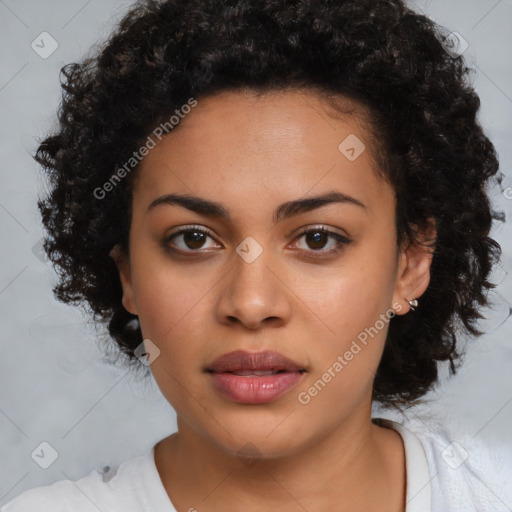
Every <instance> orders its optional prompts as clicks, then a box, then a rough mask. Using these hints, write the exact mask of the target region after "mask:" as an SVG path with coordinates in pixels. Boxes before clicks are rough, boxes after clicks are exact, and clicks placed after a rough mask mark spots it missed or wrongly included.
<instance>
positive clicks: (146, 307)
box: [113, 91, 431, 458]
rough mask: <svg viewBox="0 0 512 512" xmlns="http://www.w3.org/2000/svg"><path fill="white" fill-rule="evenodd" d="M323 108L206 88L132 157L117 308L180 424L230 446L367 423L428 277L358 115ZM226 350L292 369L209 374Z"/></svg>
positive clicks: (290, 441) (270, 451) (282, 444)
mask: <svg viewBox="0 0 512 512" xmlns="http://www.w3.org/2000/svg"><path fill="white" fill-rule="evenodd" d="M346 101H347V104H349V105H350V103H348V100H346ZM351 105H352V106H353V107H355V108H356V109H357V108H359V109H361V108H362V107H361V106H358V105H355V104H351ZM360 111H361V110H360ZM361 112H362V111H361ZM330 113H332V112H331V111H330V110H329V107H328V105H327V104H326V103H325V102H324V100H323V99H322V98H321V97H320V96H318V95H315V94H313V93H312V92H298V91H297V92H280V93H272V94H266V95H264V96H256V95H254V94H251V93H248V92H246V93H241V92H236V93H235V92H225V93H222V94H218V95H215V96H211V97H208V98H205V99H202V100H199V101H198V104H197V106H196V107H195V108H194V109H193V110H192V111H191V112H190V113H189V114H188V115H187V116H186V117H185V118H184V119H183V120H182V121H181V124H180V126H179V128H178V129H176V130H175V131H174V132H172V133H170V134H169V135H167V136H166V137H164V138H163V139H162V141H161V142H160V143H159V144H158V145H157V146H156V147H155V148H154V149H152V150H150V151H149V153H148V155H147V156H146V157H145V159H144V160H143V161H142V163H141V164H140V167H139V169H138V177H137V178H138V179H137V181H136V184H135V187H134V194H133V212H132V219H131V229H130V244H129V255H123V254H122V253H120V252H119V250H118V248H116V249H115V250H114V252H113V257H114V258H115V259H116V261H117V263H118V267H119V270H120V278H121V282H122V285H123V290H124V295H123V305H124V307H125V308H126V309H127V310H128V311H130V312H132V313H134V314H136V315H138V316H139V321H140V325H141V329H142V334H143V337H144V339H146V340H151V344H153V346H156V347H158V350H159V351H160V353H159V355H158V357H156V358H155V360H154V361H153V363H152V364H151V371H152V373H153V375H154V378H155V380H156V382H157V384H158V385H159V387H160V389H161V391H162V393H163V394H164V396H165V397H166V398H167V400H168V401H169V402H170V404H171V405H172V406H173V407H174V409H175V410H176V412H177V415H178V418H179V420H178V421H179V424H181V426H182V428H184V429H189V430H190V432H194V433H195V434H196V435H198V436H201V438H203V439H206V440H207V441H210V442H211V443H212V444H214V445H216V446H217V447H220V448H222V449H223V450H225V451H226V452H230V453H236V452H238V451H239V450H240V448H241V447H243V446H244V445H246V443H249V442H250V443H251V444H252V445H255V446H256V447H257V449H258V451H259V453H260V454H261V455H262V456H263V457H269V458H270V457H278V456H282V455H285V454H291V453H293V452H295V451H297V450H300V449H302V448H304V447H307V446H311V445H313V444H314V443H316V442H318V440H320V439H322V438H326V436H329V435H331V434H334V433H336V432H341V430H343V429H348V428H352V430H353V431H356V430H357V429H358V428H360V425H361V424H362V422H369V418H370V408H371V394H372V385H373V380H374V376H375V372H376V369H377V366H378V364H379V361H380V358H381V355H382V351H383V347H384V342H385V338H386V333H387V330H388V326H389V320H390V318H391V317H392V316H393V315H394V314H405V313H407V312H408V310H409V306H408V303H407V299H414V298H416V297H419V296H420V295H421V293H423V291H424V290H425V289H426V287H427V285H428V280H429V266H430V260H431V257H430V256H429V255H428V254H426V253H424V252H422V251H420V250H418V249H417V248H415V247H414V246H411V245H409V246H404V247H403V248H402V249H400V250H398V249H397V247H396V243H397V238H396V232H395V195H394V192H393V189H392V188H391V186H390V185H389V184H388V183H387V182H385V181H383V180H382V179H381V178H379V177H378V174H377V173H376V172H375V170H376V167H375V166H376V163H375V160H374V158H373V157H372V150H373V147H374V141H373V140H372V136H371V134H370V131H369V130H368V129H367V128H366V127H365V125H364V123H363V121H362V119H363V118H362V117H361V116H348V115H347V116H341V115H339V116H338V117H333V116H331V115H329V114H330ZM347 137H348V138H347ZM344 141H345V142H344ZM363 145H364V146H363ZM171 194H172V195H174V196H191V197H195V198H201V199H202V200H204V201H209V202H213V203H215V205H216V208H213V207H212V206H211V205H210V207H209V208H203V209H202V210H200V209H198V208H194V203H192V202H189V203H188V205H187V204H185V203H183V202H181V203H180V202H179V201H178V202H176V201H175V200H170V199H169V197H168V198H167V200H166V199H165V198H163V196H168V195H171ZM313 197H320V198H324V200H318V201H309V202H308V203H304V202H303V201H304V200H306V199H310V198H313ZM159 198H160V199H159ZM174 199H176V197H175V198H174ZM156 200H158V201H156ZM297 201H299V203H297V204H296V205H295V206H294V204H293V203H294V202H297ZM195 204H196V205H197V204H199V200H197V201H196V202H195ZM283 205H284V206H283ZM187 206H188V207H187ZM150 351H151V350H150ZM233 351H246V352H251V353H254V352H262V351H275V352H278V353H280V354H281V355H283V356H285V357H287V358H289V359H290V360H292V361H294V362H295V363H297V365H298V366H299V367H300V369H301V371H295V372H294V371H291V370H289V371H286V372H284V373H280V374H279V376H277V377H276V376H275V375H274V376H260V377H258V376H255V375H239V376H237V375H234V374H229V375H228V376H226V372H224V373H223V372H220V373H216V374H215V373H212V372H209V371H207V369H211V367H212V364H213V362H214V361H215V360H216V359H217V358H219V357H220V356H222V355H224V354H226V353H229V352H233ZM303 370H305V371H303ZM221 374H222V375H221ZM265 379H266V380H265ZM251 383H253V384H251ZM256 388H258V389H259V391H255V389H256ZM263 388H266V389H263ZM269 388H270V391H269ZM276 389H277V391H276Z"/></svg>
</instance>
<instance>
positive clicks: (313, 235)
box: [306, 231, 327, 249]
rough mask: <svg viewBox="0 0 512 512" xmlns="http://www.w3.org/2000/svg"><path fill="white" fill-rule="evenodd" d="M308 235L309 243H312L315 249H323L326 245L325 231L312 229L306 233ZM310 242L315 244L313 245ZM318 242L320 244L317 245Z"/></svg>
mask: <svg viewBox="0 0 512 512" xmlns="http://www.w3.org/2000/svg"><path fill="white" fill-rule="evenodd" d="M306 237H307V240H308V245H310V247H313V248H315V249H321V248H322V247H324V245H325V238H326V237H327V234H326V233H323V232H322V231H312V232H310V233H308V234H307V235H306ZM322 239H324V240H323V242H324V243H321V242H322ZM310 242H311V243H312V244H313V245H311V243H310ZM317 244H319V246H317Z"/></svg>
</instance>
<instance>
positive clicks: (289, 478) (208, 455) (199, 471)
mask: <svg viewBox="0 0 512 512" xmlns="http://www.w3.org/2000/svg"><path fill="white" fill-rule="evenodd" d="M364 413H365V415H362V414H361V413H359V414H355V415H354V416H353V417H351V418H348V419H347V420H346V421H344V422H343V423H342V424H340V425H339V426H338V427H337V428H336V429H334V430H332V431H331V432H330V433H328V434H327V435H325V436H324V437H322V438H321V439H319V440H316V441H315V440H312V441H311V442H310V443H309V444H308V445H307V446H303V447H294V451H293V452H292V453H290V454H288V455H286V456H281V457H275V458H268V457H258V456H257V455H256V456H252V457H251V455H250V453H248V455H249V456H248V457H243V456H240V455H239V454H233V453H229V452H227V451H226V450H224V449H223V448H222V447H220V446H219V445H218V444H215V443H214V442H213V441H212V440H210V439H208V438H206V437H203V436H201V435H199V434H198V433H197V432H196V431H195V430H193V429H191V428H190V426H189V425H188V424H186V423H185V422H184V421H183V420H182V419H181V418H180V417H178V432H177V433H176V434H173V435H172V436H170V437H168V438H166V439H164V440H162V441H161V442H160V443H158V445H157V447H156V449H155V462H156V465H157V469H158V471H159V474H160V477H161V479H162V483H163V485H164V487H165V489H166V491H167V493H168V495H169V497H170V499H171V501H172V503H173V504H174V505H175V507H176V508H177V510H187V511H188V510H194V509H197V510H201V511H203V510H207V511H209V512H215V511H221V510H225V509H226V504H228V503H236V504H237V506H236V508H235V509H236V510H244V511H246V512H252V511H261V510H267V509H269V508H271V507H272V508H277V507H278V509H279V510H284V511H287V510H290V511H292V510H300V509H301V507H302V509H303V510H304V509H306V510H308V512H315V511H321V510H327V509H328V507H330V508H332V509H334V510H338V511H349V510H355V509H357V510H366V511H372V510H379V512H382V511H386V510H388V507H389V510H390V511H391V510H393V511H394V512H396V511H397V510H403V509H404V506H405V457H404V449H403V444H402V440H401V437H400V435H399V434H398V433H397V432H394V431H392V430H389V429H385V428H382V427H378V426H376V425H374V424H373V423H372V422H371V420H370V412H369V411H364ZM365 418H366V419H365Z"/></svg>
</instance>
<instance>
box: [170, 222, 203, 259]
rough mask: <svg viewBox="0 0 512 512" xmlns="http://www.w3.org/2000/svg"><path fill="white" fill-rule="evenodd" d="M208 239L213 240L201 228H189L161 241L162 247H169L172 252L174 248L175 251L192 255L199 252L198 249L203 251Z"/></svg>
mask: <svg viewBox="0 0 512 512" xmlns="http://www.w3.org/2000/svg"><path fill="white" fill-rule="evenodd" d="M208 238H211V239H213V237H212V236H211V234H210V233H209V231H207V230H205V229H203V228H201V227H194V226H191V227H188V228H186V229H181V230H179V231H176V232H175V233H173V234H171V235H169V236H167V237H166V238H165V239H164V240H163V245H164V246H165V247H171V249H173V250H174V249H175V248H176V251H181V252H184V253H187V252H188V253H194V252H196V251H197V252H199V249H205V243H206V241H207V240H208ZM206 249H211V247H206Z"/></svg>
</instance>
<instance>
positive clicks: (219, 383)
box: [205, 351, 307, 405]
mask: <svg viewBox="0 0 512 512" xmlns="http://www.w3.org/2000/svg"><path fill="white" fill-rule="evenodd" d="M205 372H207V373H208V374H210V375H211V378H212V383H213V387H214V389H215V390H216V391H217V392H218V393H220V394H221V395H222V396H223V397H224V398H228V399H229V400H230V401H232V402H237V403H243V404H253V405H254V404H264V403H268V402H272V401H275V400H277V399H278V398H280V397H281V396H283V395H285V394H286V393H287V392H288V391H290V390H291V389H292V388H293V387H295V386H296V385H297V384H298V383H299V382H300V381H301V380H302V379H303V374H304V373H306V372H307V370H306V368H305V367H304V366H301V365H300V364H298V363H296V362H294V361H292V360H291V359H289V358H287V357H285V356H283V355H282V354H279V353H278V352H269V351H266V352H244V351H236V352H230V353H228V354H224V355H223V356H221V357H220V358H218V359H216V360H215V361H214V362H213V363H212V364H210V365H209V366H208V367H207V368H205Z"/></svg>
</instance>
